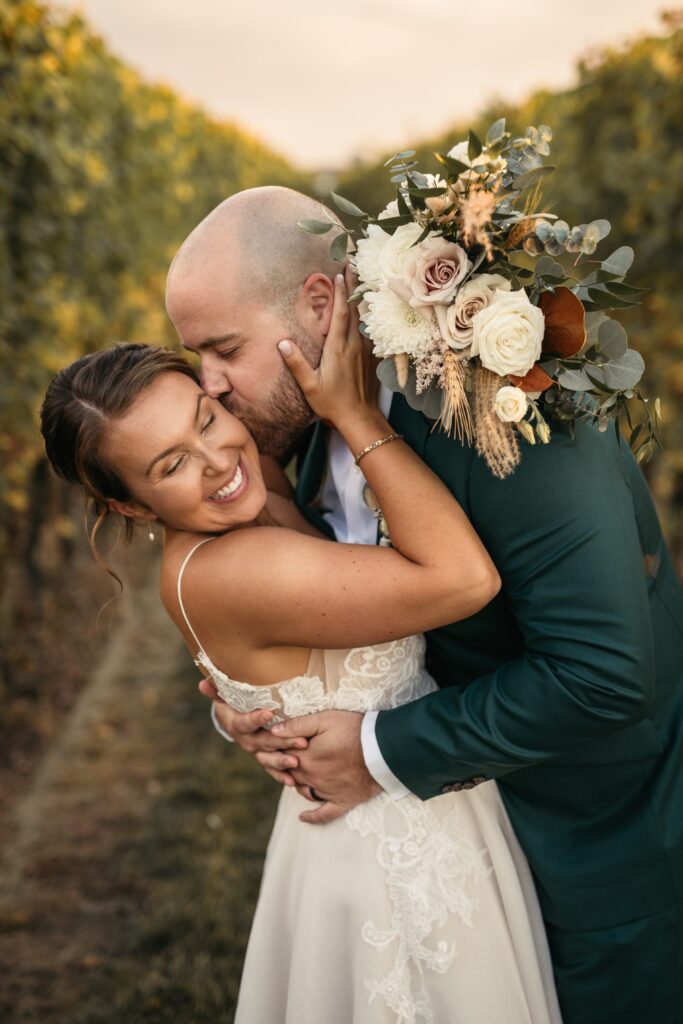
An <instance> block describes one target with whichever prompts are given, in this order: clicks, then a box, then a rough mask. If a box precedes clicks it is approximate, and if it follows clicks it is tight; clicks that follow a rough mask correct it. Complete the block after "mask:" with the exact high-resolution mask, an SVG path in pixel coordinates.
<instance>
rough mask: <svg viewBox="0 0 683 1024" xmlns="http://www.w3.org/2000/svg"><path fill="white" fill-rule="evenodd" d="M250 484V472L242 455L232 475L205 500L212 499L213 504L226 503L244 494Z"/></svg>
mask: <svg viewBox="0 0 683 1024" xmlns="http://www.w3.org/2000/svg"><path fill="white" fill-rule="evenodd" d="M248 486H249V474H248V473H247V468H246V466H245V465H244V462H243V461H242V458H241V456H240V458H239V459H238V461H237V466H236V467H235V470H234V472H233V474H232V476H231V477H229V478H228V480H226V481H225V482H224V483H223V484H221V486H220V487H219V488H218V489H217V490H215V491H214V492H213V493H212V494H210V495H209V496H208V498H205V499H204V500H205V501H210V502H211V504H212V505H220V504H225V503H226V502H228V501H236V500H237V499H238V498H240V497H241V496H242V495H243V494H244V492H245V491H246V489H247V488H248Z"/></svg>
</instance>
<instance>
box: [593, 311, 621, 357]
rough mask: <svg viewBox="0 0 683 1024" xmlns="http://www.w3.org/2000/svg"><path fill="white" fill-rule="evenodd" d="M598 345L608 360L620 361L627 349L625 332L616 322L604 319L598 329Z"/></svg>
mask: <svg viewBox="0 0 683 1024" xmlns="http://www.w3.org/2000/svg"><path fill="white" fill-rule="evenodd" d="M598 345H599V346H600V351H601V352H602V354H603V355H604V356H607V358H608V359H620V358H621V357H622V356H623V354H624V352H626V350H627V349H628V339H627V337H626V331H625V330H624V328H623V327H622V326H621V324H620V323H619V322H618V321H617V320H609V319H605V320H603V322H602V323H601V324H600V326H599V327H598Z"/></svg>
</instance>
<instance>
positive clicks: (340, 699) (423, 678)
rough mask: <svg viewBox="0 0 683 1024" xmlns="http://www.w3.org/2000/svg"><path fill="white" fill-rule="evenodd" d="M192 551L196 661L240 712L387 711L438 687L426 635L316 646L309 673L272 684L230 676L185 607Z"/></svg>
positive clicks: (276, 717) (278, 715) (279, 716)
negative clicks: (190, 598)
mask: <svg viewBox="0 0 683 1024" xmlns="http://www.w3.org/2000/svg"><path fill="white" fill-rule="evenodd" d="M210 539H211V538H208V537H207V538H206V540H204V541H200V542H199V544H197V545H195V547H194V548H192V550H191V551H190V552H189V554H188V555H187V557H186V558H185V561H184V562H183V564H182V566H181V569H180V572H179V574H178V602H179V604H180V610H181V612H182V614H183V617H184V619H185V622H186V623H187V627H188V629H189V630H190V632H191V633H192V636H193V637H194V639H195V642H196V644H197V647H198V653H197V657H196V659H195V663H196V664H197V665H198V666H199V667H200V668H202V669H204V670H205V671H206V672H207V673H208V674H209V676H210V677H211V679H212V681H213V683H214V685H215V687H216V690H217V691H218V694H219V696H220V697H221V698H222V700H224V701H225V702H226V704H229V705H230V706H231V707H233V708H235V710H236V711H256V710H259V709H266V710H268V711H272V712H273V713H274V714H273V723H272V724H274V723H275V722H281V721H284V720H285V719H287V718H295V717H297V716H298V715H308V714H313V713H315V712H316V711H332V710H335V711H360V712H365V711H384V710H386V709H388V708H395V707H398V706H399V705H400V704H406V703H408V702H409V701H413V700H417V698H418V697H422V696H424V695H425V694H426V693H430V692H431V691H432V690H434V689H436V684H435V683H434V681H433V680H432V679H431V677H430V676H429V674H428V673H427V672H426V670H425V668H424V654H425V641H424V637H423V636H421V635H417V636H409V637H404V638H402V639H400V640H392V641H390V642H388V643H384V644H375V645H373V646H371V647H354V648H352V649H350V650H313V651H311V656H310V658H309V662H308V666H307V669H306V672H305V673H304V674H303V675H300V676H295V677H294V678H293V679H283V680H282V681H281V682H278V683H273V684H272V685H270V686H254V685H252V684H251V683H242V682H239V681H238V680H236V679H231V678H230V676H228V675H226V673H225V672H223V671H222V670H221V669H219V668H218V666H217V665H214V663H213V661H212V660H211V658H210V657H209V655H208V654H207V652H206V651H205V650H204V648H203V646H202V644H201V642H200V640H199V638H198V636H197V634H196V633H195V631H194V629H193V628H192V624H191V623H190V620H189V618H188V616H187V613H186V611H185V606H184V604H183V598H182V579H183V574H184V571H185V567H186V566H187V563H188V562H189V560H190V558H191V557H192V555H193V554H194V552H195V551H196V550H197V548H199V547H201V545H202V544H205V543H206V542H207V541H208V540H210Z"/></svg>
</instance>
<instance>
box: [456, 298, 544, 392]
mask: <svg viewBox="0 0 683 1024" xmlns="http://www.w3.org/2000/svg"><path fill="white" fill-rule="evenodd" d="M472 326H473V329H474V333H473V337H472V347H473V350H474V351H476V353H477V355H478V356H479V358H480V359H481V364H482V366H484V367H485V368H486V369H487V370H491V371H492V372H493V373H497V374H498V375H499V376H501V377H506V376H508V375H509V374H513V375H514V376H515V377H524V376H525V375H526V374H527V373H528V372H529V370H530V369H531V367H532V366H533V365H534V363H535V362H536V360H537V359H538V357H539V356H540V354H541V342H542V341H543V331H544V326H545V320H544V317H543V313H542V312H541V311H540V309H539V308H538V306H532V304H531V303H530V302H529V297H528V295H527V293H526V292H525V291H524V289H523V288H520V290H519V291H517V292H512V291H511V292H505V291H502V290H501V289H498V288H497V289H496V292H495V296H494V300H493V302H492V303H491V305H489V306H487V307H486V309H482V310H481V311H480V312H479V313H477V314H476V316H475V317H474V318H473V320H472Z"/></svg>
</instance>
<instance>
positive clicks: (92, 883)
mask: <svg viewBox="0 0 683 1024" xmlns="http://www.w3.org/2000/svg"><path fill="white" fill-rule="evenodd" d="M57 670H58V666H49V671H57ZM197 678H198V677H197V672H196V669H195V667H194V666H193V665H192V663H191V660H190V658H189V656H188V655H187V653H186V652H185V650H184V648H183V646H182V643H181V641H180V639H179V637H177V635H176V633H175V630H174V628H173V626H172V625H171V624H170V623H169V622H168V621H167V619H166V617H165V614H164V612H163V610H162V609H161V606H160V604H159V603H158V600H157V597H156V588H155V585H154V584H153V583H150V584H149V585H148V586H147V587H143V588H141V589H139V590H138V592H137V593H135V594H133V595H132V596H131V597H130V598H129V602H128V606H127V614H126V615H125V616H124V618H123V621H122V622H121V624H120V626H119V628H118V630H117V632H116V634H115V635H114V636H113V637H112V640H111V642H110V644H109V647H108V650H107V651H106V653H105V656H104V658H103V660H102V662H101V664H100V666H99V668H98V670H97V671H96V673H95V674H94V676H93V679H92V682H91V684H90V686H89V687H88V688H87V689H86V690H85V691H84V693H83V694H82V695H81V698H80V700H79V702H78V703H77V705H76V706H75V708H74V709H73V711H72V713H71V715H70V717H69V719H68V720H67V722H66V725H65V727H64V729H63V730H62V731H61V733H60V735H59V737H58V738H57V740H56V741H55V743H54V744H53V746H52V748H51V749H50V750H49V751H48V753H47V755H46V757H45V758H44V760H43V763H42V764H41V765H40V767H39V769H38V772H37V773H36V776H35V779H34V782H33V785H32V787H31V789H30V791H29V792H28V793H27V794H26V796H25V797H24V798H23V800H22V801H21V802H20V804H19V806H18V808H17V809H16V812H15V820H14V827H13V830H12V836H11V839H10V843H9V844H8V845H7V847H6V849H5V850H4V851H3V855H2V859H1V860H0V1020H2V1021H3V1024H29V1022H30V1024H37V1022H38V1021H40V1022H41V1024H53V1022H54V1024H124V1022H125V1024H137V1022H145V1024H156V1022H158V1024H171V1022H173V1024H203V1022H207V1024H208V1022H211V1024H223V1022H229V1021H230V1020H231V1019H232V1011H233V1007H234V1000H235V995H236V991H237V985H238V982H239V974H240V968H241V962H242V956H243V952H244V946H245V943H246V938H247V935H248V930H249V923H250V920H251V914H252V911H253V905H254V901H255V899H256V895H257V892H258V885H259V880H260V874H261V868H262V861H263V852H264V850H265V844H266V841H267V837H268V833H269V831H270V827H271V823H272V819H273V814H274V810H275V801H276V799H277V790H276V787H275V785H274V784H273V783H272V782H271V781H270V780H269V779H268V778H267V776H265V775H264V774H263V773H262V772H261V771H260V769H258V768H257V766H256V765H255V764H254V763H253V762H251V760H250V759H249V758H247V757H245V756H244V755H242V754H241V753H240V752H239V751H238V750H236V749H234V748H232V747H230V746H229V745H228V744H226V743H225V742H224V741H223V740H222V739H220V737H218V736H217V735H216V734H215V733H214V731H213V729H212V727H211V724H210V722H209V719H208V705H207V703H206V702H205V701H204V700H203V698H201V697H199V696H198V694H197V692H196V689H195V687H194V681H195V680H196V679H197Z"/></svg>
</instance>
